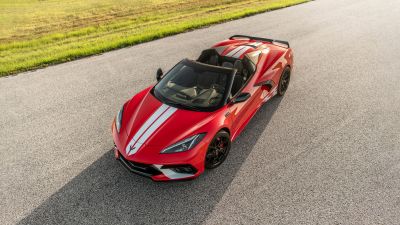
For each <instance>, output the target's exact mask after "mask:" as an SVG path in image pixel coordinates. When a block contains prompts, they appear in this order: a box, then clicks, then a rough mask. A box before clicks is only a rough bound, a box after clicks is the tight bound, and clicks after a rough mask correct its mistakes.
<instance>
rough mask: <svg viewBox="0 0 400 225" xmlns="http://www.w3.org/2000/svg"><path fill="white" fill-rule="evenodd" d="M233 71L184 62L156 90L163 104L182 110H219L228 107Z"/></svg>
mask: <svg viewBox="0 0 400 225" xmlns="http://www.w3.org/2000/svg"><path fill="white" fill-rule="evenodd" d="M233 72H234V70H233V69H229V68H222V67H216V66H210V65H206V64H202V63H198V62H195V61H190V60H187V59H186V60H182V61H181V62H180V63H178V64H177V65H176V66H175V67H174V68H172V69H171V70H170V71H169V72H168V73H167V74H166V75H165V77H163V79H162V80H161V81H160V82H159V83H158V84H157V85H156V86H155V87H154V92H153V93H154V95H155V96H156V97H157V98H158V99H159V100H160V101H162V102H164V103H166V104H170V105H173V106H175V107H178V108H180V107H181V108H186V109H191V110H199V111H210V110H215V109H217V108H219V107H221V106H222V105H224V104H225V102H226V99H227V97H228V93H229V91H230V87H231V85H232V77H233Z"/></svg>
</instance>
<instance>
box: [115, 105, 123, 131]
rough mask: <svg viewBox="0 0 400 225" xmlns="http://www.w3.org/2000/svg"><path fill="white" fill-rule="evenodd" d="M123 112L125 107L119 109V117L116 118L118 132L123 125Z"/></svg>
mask: <svg viewBox="0 0 400 225" xmlns="http://www.w3.org/2000/svg"><path fill="white" fill-rule="evenodd" d="M122 113H124V107H122V109H120V110H119V112H118V114H117V117H116V118H115V127H116V128H117V132H118V133H119V131H120V130H121V125H122Z"/></svg>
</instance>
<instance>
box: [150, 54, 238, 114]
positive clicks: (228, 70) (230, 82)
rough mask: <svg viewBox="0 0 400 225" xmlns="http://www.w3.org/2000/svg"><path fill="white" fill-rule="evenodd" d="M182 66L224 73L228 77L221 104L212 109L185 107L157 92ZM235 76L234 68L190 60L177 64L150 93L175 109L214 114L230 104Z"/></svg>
mask: <svg viewBox="0 0 400 225" xmlns="http://www.w3.org/2000/svg"><path fill="white" fill-rule="evenodd" d="M181 64H184V65H186V66H190V67H195V68H196V67H197V68H201V69H204V70H208V71H213V72H219V73H224V74H226V75H227V84H226V86H225V90H224V95H223V97H222V100H221V102H220V103H219V104H218V105H216V106H212V107H198V106H190V105H185V104H182V103H178V102H174V101H173V100H171V99H169V98H167V97H165V96H164V95H163V94H161V93H160V92H159V91H157V90H156V87H157V85H158V84H159V83H160V82H161V81H162V80H163V79H165V78H166V77H167V76H168V75H169V74H170V72H171V71H173V70H174V68H175V67H176V66H178V65H181ZM235 74H236V69H233V68H226V67H221V66H213V65H209V64H205V63H201V62H198V61H194V60H190V59H183V60H181V61H180V62H179V63H177V64H176V65H175V66H173V67H172V68H171V69H170V70H169V71H168V72H167V73H165V75H164V76H163V78H162V79H161V80H160V81H158V82H157V84H155V85H154V86H153V88H152V89H151V91H150V92H151V94H152V95H153V96H154V97H155V98H156V99H158V100H159V101H160V102H162V103H164V104H167V105H170V106H172V107H175V108H180V109H186V110H191V111H201V112H212V111H215V110H217V109H220V108H221V107H223V106H224V105H226V104H227V103H228V101H229V93H230V92H231V89H232V85H233V77H234V76H235Z"/></svg>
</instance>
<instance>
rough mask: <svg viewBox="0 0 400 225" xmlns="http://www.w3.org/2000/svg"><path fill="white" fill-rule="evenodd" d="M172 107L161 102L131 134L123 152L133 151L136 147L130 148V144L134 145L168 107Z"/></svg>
mask: <svg viewBox="0 0 400 225" xmlns="http://www.w3.org/2000/svg"><path fill="white" fill-rule="evenodd" d="M169 108H172V107H170V106H168V105H165V104H162V105H161V106H160V107H159V108H158V109H157V110H156V111H155V112H154V113H153V115H151V116H150V117H149V118H148V119H147V120H146V122H145V123H144V124H143V125H142V126H141V127H140V128H139V130H138V131H137V132H136V134H135V135H134V136H133V138H132V139H131V141H130V142H129V144H128V145H127V146H126V149H125V152H126V154H128V155H131V154H133V153H135V152H136V151H137V150H138V149H136V148H133V149H132V150H131V146H134V145H136V142H137V141H138V140H139V139H140V138H141V137H142V136H144V134H145V132H146V131H147V130H148V129H149V128H150V127H151V126H152V125H153V124H154V123H155V122H156V121H157V120H158V119H159V118H160V117H161V116H162V115H163V114H164V113H165V112H166V111H167V110H168V109H169Z"/></svg>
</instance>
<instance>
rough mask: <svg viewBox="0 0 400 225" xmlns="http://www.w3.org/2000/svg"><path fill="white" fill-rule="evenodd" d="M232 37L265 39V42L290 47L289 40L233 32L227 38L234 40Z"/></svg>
mask: <svg viewBox="0 0 400 225" xmlns="http://www.w3.org/2000/svg"><path fill="white" fill-rule="evenodd" d="M234 39H250V40H257V41H266V42H271V43H272V44H276V45H279V46H282V47H285V48H290V45H289V42H287V41H281V40H274V39H270V38H260V37H252V36H247V35H240V34H235V35H233V36H231V37H230V38H229V40H234Z"/></svg>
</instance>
